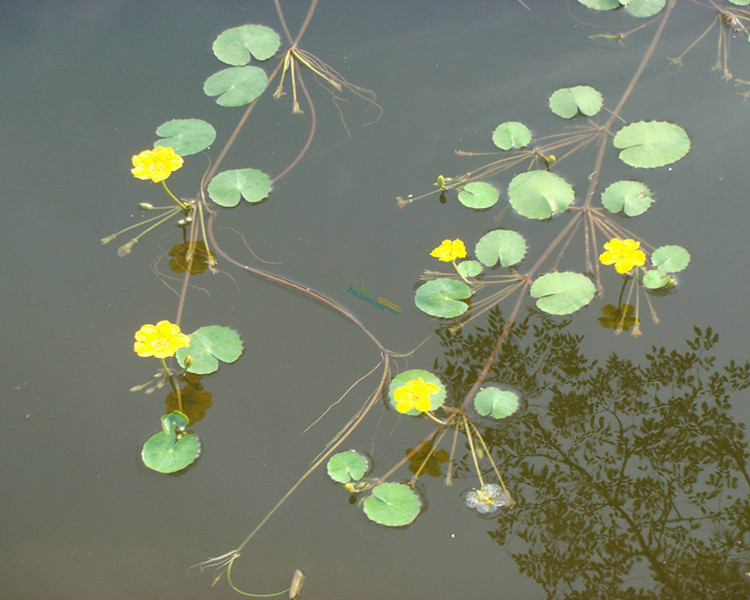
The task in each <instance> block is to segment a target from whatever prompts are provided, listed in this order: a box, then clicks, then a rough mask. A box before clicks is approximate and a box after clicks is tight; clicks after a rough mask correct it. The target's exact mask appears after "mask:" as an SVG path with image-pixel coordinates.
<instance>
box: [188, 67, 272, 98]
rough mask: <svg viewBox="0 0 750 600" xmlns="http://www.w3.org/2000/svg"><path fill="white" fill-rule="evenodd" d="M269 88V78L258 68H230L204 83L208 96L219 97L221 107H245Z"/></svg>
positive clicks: (215, 74) (204, 89)
mask: <svg viewBox="0 0 750 600" xmlns="http://www.w3.org/2000/svg"><path fill="white" fill-rule="evenodd" d="M267 86H268V77H266V73H265V71H264V70H263V69H259V68H258V67H229V68H228V69H224V70H222V71H218V72H216V73H214V74H213V75H211V76H210V77H209V78H208V79H206V81H205V82H204V83H203V92H204V93H205V94H206V96H219V97H218V98H217V99H216V103H217V104H219V105H221V106H244V105H245V104H250V103H251V102H252V101H253V100H255V99H256V98H257V97H258V96H260V95H261V94H262V93H263V92H264V91H265V89H266V87H267Z"/></svg>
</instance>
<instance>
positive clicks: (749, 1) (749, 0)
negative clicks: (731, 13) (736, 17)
mask: <svg viewBox="0 0 750 600" xmlns="http://www.w3.org/2000/svg"><path fill="white" fill-rule="evenodd" d="M729 2H730V3H731V4H734V5H735V6H748V5H750V0H729Z"/></svg>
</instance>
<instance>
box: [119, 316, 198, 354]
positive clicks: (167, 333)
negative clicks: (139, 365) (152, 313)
mask: <svg viewBox="0 0 750 600" xmlns="http://www.w3.org/2000/svg"><path fill="white" fill-rule="evenodd" d="M189 345H190V337H189V336H187V335H185V334H184V333H182V332H181V331H180V328H179V326H178V325H175V324H174V323H170V322H169V321H159V322H158V323H157V324H156V325H151V324H150V323H148V324H146V325H144V326H143V327H141V328H140V329H139V330H138V331H136V332H135V343H134V344H133V351H134V352H135V353H136V354H137V355H138V356H155V357H156V358H167V357H168V356H174V354H175V352H177V350H179V349H180V348H186V347H188V346H189Z"/></svg>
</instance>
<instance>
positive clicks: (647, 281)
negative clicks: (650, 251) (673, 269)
mask: <svg viewBox="0 0 750 600" xmlns="http://www.w3.org/2000/svg"><path fill="white" fill-rule="evenodd" d="M672 281H673V280H672V278H671V277H670V276H669V273H666V272H664V271H662V270H660V269H650V270H649V271H646V274H645V275H644V276H643V285H644V286H645V287H647V288H648V289H650V290H658V289H660V288H663V287H665V286H667V285H669V284H670V283H672Z"/></svg>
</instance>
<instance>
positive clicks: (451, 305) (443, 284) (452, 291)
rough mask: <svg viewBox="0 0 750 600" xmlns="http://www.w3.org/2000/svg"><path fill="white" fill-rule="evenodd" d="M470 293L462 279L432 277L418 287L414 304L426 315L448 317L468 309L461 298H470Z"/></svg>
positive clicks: (460, 313)
mask: <svg viewBox="0 0 750 600" xmlns="http://www.w3.org/2000/svg"><path fill="white" fill-rule="evenodd" d="M471 294H472V292H471V288H470V287H469V286H468V285H466V284H465V283H464V282H463V281H458V280H456V279H434V280H432V281H428V282H427V283H424V284H422V285H421V286H420V287H419V289H418V290H417V293H416V294H415V295H414V304H416V305H417V308H419V309H420V310H421V311H423V312H426V313H427V314H428V315H431V316H433V317H443V318H446V319H450V318H453V317H457V316H458V315H462V314H464V313H465V312H466V311H467V310H468V308H469V307H468V305H467V304H466V303H465V302H461V300H465V299H466V298H470V297H471Z"/></svg>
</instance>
